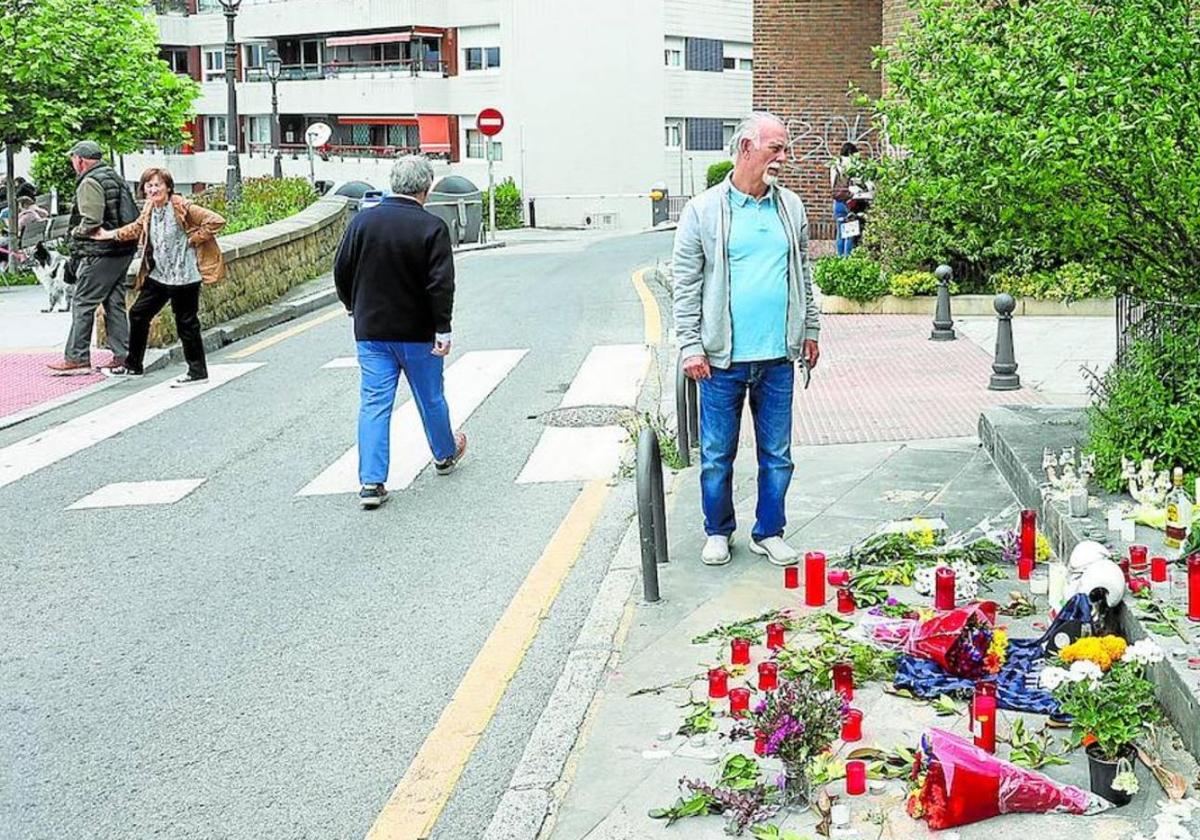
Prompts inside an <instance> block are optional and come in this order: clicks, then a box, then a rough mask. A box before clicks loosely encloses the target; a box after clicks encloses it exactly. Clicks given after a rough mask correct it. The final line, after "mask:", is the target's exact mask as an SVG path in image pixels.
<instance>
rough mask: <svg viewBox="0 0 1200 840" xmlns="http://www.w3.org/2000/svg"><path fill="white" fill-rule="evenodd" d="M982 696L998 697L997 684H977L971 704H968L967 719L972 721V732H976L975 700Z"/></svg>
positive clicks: (984, 682)
mask: <svg viewBox="0 0 1200 840" xmlns="http://www.w3.org/2000/svg"><path fill="white" fill-rule="evenodd" d="M981 694H987V695H990V696H992V697H995V696H996V683H994V682H991V681H982V680H981V681H980V682H977V683H975V691H974V693H973V694H972V695H971V700H970V702H968V703H967V717H968V719H969V720H970V724H971V732H972V733H974V732H975V698H976V697H978V696H979V695H981Z"/></svg>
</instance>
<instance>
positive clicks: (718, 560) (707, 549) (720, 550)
mask: <svg viewBox="0 0 1200 840" xmlns="http://www.w3.org/2000/svg"><path fill="white" fill-rule="evenodd" d="M731 539H732V538H731V537H725V536H722V535H721V534H713V535H712V536H711V537H709V538H708V539H707V540H705V542H704V548H703V550H702V551H701V552H700V562H701V563H703V564H704V565H705V566H724V565H725V564H726V563H728V562H729V543H730V542H731Z"/></svg>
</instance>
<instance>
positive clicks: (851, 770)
mask: <svg viewBox="0 0 1200 840" xmlns="http://www.w3.org/2000/svg"><path fill="white" fill-rule="evenodd" d="M866 792H867V763H866V762H865V761H859V760H857V759H856V760H854V761H847V762H846V793H848V794H850V795H851V796H862V795H863V794H864V793H866Z"/></svg>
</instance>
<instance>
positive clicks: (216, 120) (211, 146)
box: [204, 117, 229, 152]
mask: <svg viewBox="0 0 1200 840" xmlns="http://www.w3.org/2000/svg"><path fill="white" fill-rule="evenodd" d="M204 148H205V149H206V150H207V151H210V152H219V151H223V150H224V149H228V148H229V135H228V134H226V132H225V118H224V117H205V118H204Z"/></svg>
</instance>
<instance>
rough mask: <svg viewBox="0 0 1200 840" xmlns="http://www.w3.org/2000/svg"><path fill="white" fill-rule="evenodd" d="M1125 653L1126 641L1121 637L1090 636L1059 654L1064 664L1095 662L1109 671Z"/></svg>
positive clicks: (1102, 668)
mask: <svg viewBox="0 0 1200 840" xmlns="http://www.w3.org/2000/svg"><path fill="white" fill-rule="evenodd" d="M1124 652H1125V640H1124V639H1122V638H1121V637H1120V636H1099V637H1096V636H1088V637H1086V638H1083V639H1080V640H1079V641H1077V642H1073V643H1072V644H1069V645H1067V646H1066V647H1065V648H1063V649H1062V650H1060V651H1059V652H1058V658H1059V659H1061V660H1062V661H1063V662H1066V663H1071V662H1094V663H1096V664H1097V665H1099V666H1100V670H1102V671H1107V670H1108V669H1109V668H1111V667H1112V664H1113V662H1115V661H1116V660H1118V659H1120V658H1121V654H1123V653H1124Z"/></svg>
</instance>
